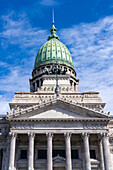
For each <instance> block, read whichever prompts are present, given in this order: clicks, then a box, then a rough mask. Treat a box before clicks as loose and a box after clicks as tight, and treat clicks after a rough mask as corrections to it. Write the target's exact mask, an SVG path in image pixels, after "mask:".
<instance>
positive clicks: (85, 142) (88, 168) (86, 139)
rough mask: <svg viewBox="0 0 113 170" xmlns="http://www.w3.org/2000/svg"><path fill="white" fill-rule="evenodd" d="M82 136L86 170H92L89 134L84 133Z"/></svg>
mask: <svg viewBox="0 0 113 170" xmlns="http://www.w3.org/2000/svg"><path fill="white" fill-rule="evenodd" d="M82 136H83V145H84V161H85V170H91V163H90V153H89V133H83V134H82Z"/></svg>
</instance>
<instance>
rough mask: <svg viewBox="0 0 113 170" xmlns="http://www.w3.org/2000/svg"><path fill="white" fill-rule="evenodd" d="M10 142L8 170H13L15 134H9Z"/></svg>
mask: <svg viewBox="0 0 113 170" xmlns="http://www.w3.org/2000/svg"><path fill="white" fill-rule="evenodd" d="M10 135H11V142H10V155H9V170H14V162H15V146H16V137H17V134H16V133H11V134H10Z"/></svg>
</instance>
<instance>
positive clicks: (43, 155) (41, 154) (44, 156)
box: [38, 150, 47, 159]
mask: <svg viewBox="0 0 113 170" xmlns="http://www.w3.org/2000/svg"><path fill="white" fill-rule="evenodd" d="M38 159H47V150H38Z"/></svg>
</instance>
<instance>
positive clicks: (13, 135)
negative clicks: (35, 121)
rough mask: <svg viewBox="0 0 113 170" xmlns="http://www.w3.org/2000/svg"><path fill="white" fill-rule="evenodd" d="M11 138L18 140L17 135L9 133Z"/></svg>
mask: <svg viewBox="0 0 113 170" xmlns="http://www.w3.org/2000/svg"><path fill="white" fill-rule="evenodd" d="M9 137H10V138H16V137H17V133H14V132H10V133H9Z"/></svg>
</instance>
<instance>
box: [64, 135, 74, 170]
mask: <svg viewBox="0 0 113 170" xmlns="http://www.w3.org/2000/svg"><path fill="white" fill-rule="evenodd" d="M64 135H65V145H66V170H72V162H71V142H70V138H71V133H65V134H64Z"/></svg>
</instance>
